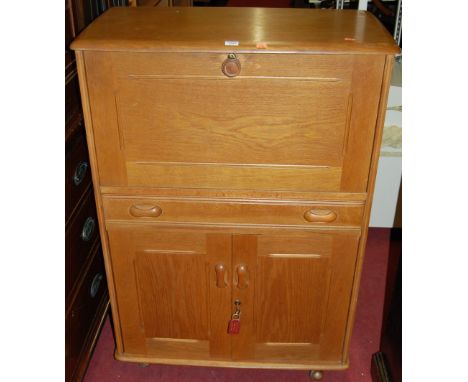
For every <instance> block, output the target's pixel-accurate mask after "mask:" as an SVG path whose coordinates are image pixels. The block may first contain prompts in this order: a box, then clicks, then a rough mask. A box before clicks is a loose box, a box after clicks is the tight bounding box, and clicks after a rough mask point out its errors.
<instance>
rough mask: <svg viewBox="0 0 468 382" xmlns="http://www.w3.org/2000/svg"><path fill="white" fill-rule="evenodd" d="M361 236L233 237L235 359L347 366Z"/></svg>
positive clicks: (355, 232) (233, 353)
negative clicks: (237, 310) (237, 316)
mask: <svg viewBox="0 0 468 382" xmlns="http://www.w3.org/2000/svg"><path fill="white" fill-rule="evenodd" d="M358 232H359V231H354V232H353V231H348V232H344V233H334V234H329V233H311V234H297V233H288V232H286V233H284V234H280V235H273V234H271V235H270V234H264V235H235V236H234V237H233V297H232V301H233V302H234V301H235V300H236V299H238V300H240V302H241V330H240V333H239V335H237V336H233V337H232V356H233V359H234V360H254V361H257V362H265V363H268V362H275V363H281V362H284V363H297V364H307V363H311V362H318V361H320V362H328V363H341V362H342V352H343V341H344V338H345V332H346V326H347V319H348V308H349V303H350V297H351V288H352V281H353V276H354V268H355V261H356V254H357V248H358V242H359V233H358Z"/></svg>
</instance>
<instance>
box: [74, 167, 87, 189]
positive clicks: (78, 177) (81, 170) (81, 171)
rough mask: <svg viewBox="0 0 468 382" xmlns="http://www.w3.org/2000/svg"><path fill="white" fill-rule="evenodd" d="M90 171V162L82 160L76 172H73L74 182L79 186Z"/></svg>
mask: <svg viewBox="0 0 468 382" xmlns="http://www.w3.org/2000/svg"><path fill="white" fill-rule="evenodd" d="M87 172H88V163H87V162H80V163H78V165H77V166H76V168H75V173H74V174H73V184H74V185H75V186H79V185H80V184H81V182H82V181H83V179H84V178H85V177H86V173H87Z"/></svg>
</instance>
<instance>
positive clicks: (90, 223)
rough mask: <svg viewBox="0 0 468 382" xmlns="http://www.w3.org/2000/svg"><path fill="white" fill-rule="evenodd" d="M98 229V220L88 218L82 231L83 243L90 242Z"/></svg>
mask: <svg viewBox="0 0 468 382" xmlns="http://www.w3.org/2000/svg"><path fill="white" fill-rule="evenodd" d="M95 228H96V220H94V218H93V217H91V216H90V217H88V218H87V219H86V220H85V222H84V224H83V228H82V230H81V239H82V240H83V241H90V240H91V238H92V237H93V234H94V229H95Z"/></svg>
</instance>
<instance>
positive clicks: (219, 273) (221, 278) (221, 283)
mask: <svg viewBox="0 0 468 382" xmlns="http://www.w3.org/2000/svg"><path fill="white" fill-rule="evenodd" d="M215 272H216V286H217V287H218V288H226V287H227V281H226V280H227V272H226V267H225V266H224V264H216V265H215Z"/></svg>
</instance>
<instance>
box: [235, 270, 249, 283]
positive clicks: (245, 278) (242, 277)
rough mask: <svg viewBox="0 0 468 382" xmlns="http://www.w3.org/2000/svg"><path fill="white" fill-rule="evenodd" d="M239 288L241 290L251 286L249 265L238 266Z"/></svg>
mask: <svg viewBox="0 0 468 382" xmlns="http://www.w3.org/2000/svg"><path fill="white" fill-rule="evenodd" d="M236 271H237V287H238V288H239V289H244V288H247V287H248V286H249V271H248V269H247V265H245V264H239V265H238V266H237V269H236Z"/></svg>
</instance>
